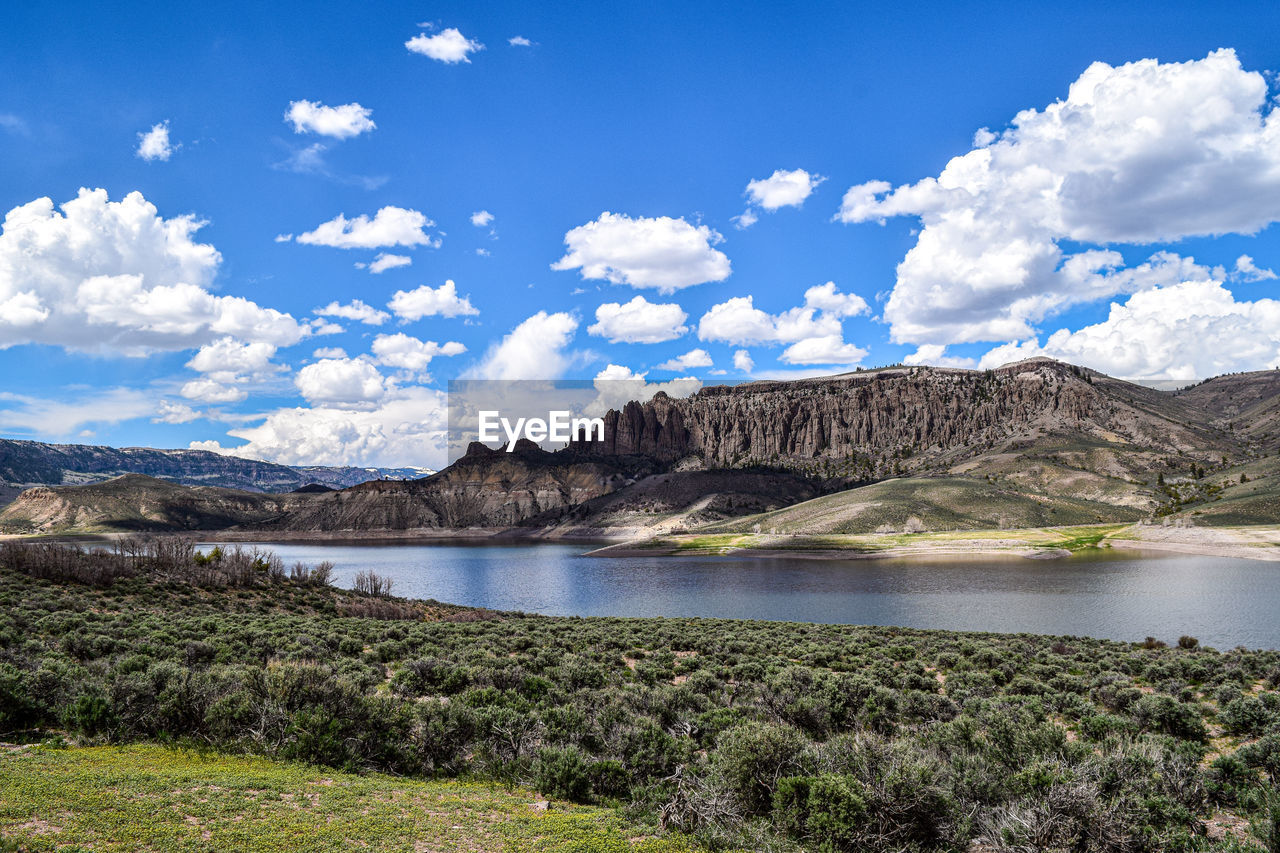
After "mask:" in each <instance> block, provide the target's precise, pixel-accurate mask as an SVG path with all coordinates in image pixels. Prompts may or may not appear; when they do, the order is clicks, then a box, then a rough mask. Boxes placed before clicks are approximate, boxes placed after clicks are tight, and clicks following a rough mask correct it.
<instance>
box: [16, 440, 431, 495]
mask: <svg viewBox="0 0 1280 853" xmlns="http://www.w3.org/2000/svg"><path fill="white" fill-rule="evenodd" d="M431 473H434V472H433V471H431V470H430V469H427V468H355V467H325V466H306V467H294V466H290V465H277V464H275V463H272V462H261V461H258V460H254V459H242V458H240V457H238V456H224V455H222V454H219V453H211V452H209V451H207V450H154V449H152V448H149V447H124V448H114V447H102V446H96V445H87V444H44V443H42V442H38V441H16V440H10V439H0V506H3V505H4V504H5V503H8V502H9V501H10V500H12V499H13V498H14V497H16V496H17V494H18V493H19V492H20V491H22V490H23V489H25V488H29V487H31V486H63V485H84V484H88V483H96V482H101V481H103V480H109V479H111V478H113V477H119V476H121V475H123V474H143V475H146V476H148V477H154V478H156V479H158V480H166V481H168V482H171V483H178V484H181V485H188V486H219V487H222V488H229V489H241V490H244V491H251V492H291V491H293V490H295V489H299V488H302V487H304V486H308V485H311V484H319V485H322V486H328V487H329V488H333V489H342V488H346V487H348V486H354V485H357V484H358V483H364V482H367V481H369V480H410V479H415V478H418V477H425V476H427V475H428V474H431Z"/></svg>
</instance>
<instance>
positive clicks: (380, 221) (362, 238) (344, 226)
mask: <svg viewBox="0 0 1280 853" xmlns="http://www.w3.org/2000/svg"><path fill="white" fill-rule="evenodd" d="M434 227H435V222H433V221H432V220H430V219H428V218H427V217H426V216H425V215H423V214H422V213H421V212H420V211H417V210H412V209H409V208H403V207H396V206H394V205H388V206H386V207H384V208H381V209H380V210H379V211H378V212H377V213H375V214H374V216H373V218H372V219H370V218H369V217H368V216H366V215H363V214H362V215H360V216H357V217H355V218H354V219H347V217H346V216H344V215H343V214H341V213H339V214H338V215H337V216H335V217H334V218H333V219H330V220H329V221H328V222H323V223H321V224H320V225H318V226H316V228H315V230H313V231H308V232H306V233H305V234H299V235H298V238H297V239H298V242H299V243H305V244H307V245H309V246H332V247H334V248H336V249H378V248H383V247H391V246H432V247H436V248H438V247H439V245H440V241H439V238H438V237H437V238H433V237H431V236H430V235H429V234H427V232H426V229H428V228H434Z"/></svg>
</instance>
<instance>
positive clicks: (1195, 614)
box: [206, 543, 1280, 649]
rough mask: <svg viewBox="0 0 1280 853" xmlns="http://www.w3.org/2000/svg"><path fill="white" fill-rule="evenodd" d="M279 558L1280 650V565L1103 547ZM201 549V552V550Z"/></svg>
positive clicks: (785, 608)
mask: <svg viewBox="0 0 1280 853" xmlns="http://www.w3.org/2000/svg"><path fill="white" fill-rule="evenodd" d="M261 545H262V547H264V548H269V549H271V550H272V551H275V552H276V553H277V554H279V555H280V556H281V557H282V558H283V559H284V560H285V563H286V564H287V565H292V564H293V563H294V562H295V561H297V560H302V561H303V562H306V563H311V564H314V563H318V562H320V561H321V560H331V561H333V562H334V563H335V564H336V571H335V576H336V583H337V584H338V585H339V586H343V587H350V586H351V584H352V581H353V579H354V577H355V574H356V572H358V571H361V570H363V569H372V570H373V571H375V572H377V573H378V574H380V575H384V576H387V577H391V578H393V579H394V581H395V587H394V589H393V592H394V593H395V594H396V595H401V596H407V597H413V598H434V599H436V600H438V601H447V602H451V603H454V604H464V605H470V606H475V607H489V608H493V609H495V610H523V611H526V612H530V613H544V614H551V615H557V616H715V617H725V618H733V619H774V620H786V621H802V622H832V623H844V624H857V625H901V626H907V627H913V628H948V629H953V630H976V631H999V632H1021V631H1027V632H1033V633H1038V634H1074V635H1084V636H1092V637H1108V638H1111V639H1116V640H1141V639H1142V638H1143V637H1146V636H1149V635H1150V636H1155V637H1158V638H1160V639H1162V640H1165V641H1166V642H1174V641H1176V640H1177V639H1178V637H1179V636H1180V635H1182V634H1190V635H1192V636H1194V637H1198V638H1199V639H1200V641H1201V642H1202V643H1204V644H1206V645H1211V646H1215V647H1217V648H1219V649H1228V648H1231V647H1234V646H1237V645H1244V646H1248V647H1250V648H1280V564H1278V563H1268V562H1262V561H1254V560H1240V559H1232V558H1223V557H1200V556H1141V557H1135V556H1131V555H1128V554H1125V555H1123V556H1121V555H1112V554H1106V553H1104V554H1099V555H1090V556H1074V557H1070V558H1067V559H1062V560H1028V559H974V558H958V559H957V558H945V559H938V560H930V561H924V560H918V559H912V560H811V559H794V558H770V559H761V558H745V557H679V558H659V557H615V558H607V559H601V558H596V557H584V556H581V555H582V553H583V552H584V551H586V550H589V546H584V545H561V544H540V545H510V546H495V545H454V544H431V545H404V544H394V545H386V544H378V545H370V544H361V545H353V544H320V543H303V544H298V543H289V544H276V543H261ZM206 547H207V546H206Z"/></svg>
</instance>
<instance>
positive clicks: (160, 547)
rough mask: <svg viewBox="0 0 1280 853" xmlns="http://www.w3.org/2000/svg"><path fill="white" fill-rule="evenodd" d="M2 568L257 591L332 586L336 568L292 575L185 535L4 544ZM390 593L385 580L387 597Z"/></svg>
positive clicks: (269, 559)
mask: <svg viewBox="0 0 1280 853" xmlns="http://www.w3.org/2000/svg"><path fill="white" fill-rule="evenodd" d="M0 565H3V566H6V567H8V568H10V569H13V570H15V571H19V572H22V573H24V574H26V575H29V576H31V577H35V578H41V579H44V580H57V581H77V582H79V583H85V584H90V585H92V586H99V587H106V586H111V585H112V584H113V583H115V582H116V581H119V580H123V579H125V578H131V577H138V576H146V577H149V578H155V579H160V580H167V581H174V582H178V583H187V584H192V585H195V586H200V587H255V586H267V585H271V584H280V583H284V582H285V581H286V580H288V579H292V580H295V581H298V580H302V581H304V582H307V583H313V584H327V583H329V581H330V580H331V579H332V576H333V563H330V562H328V561H326V562H324V563H321V564H320V565H318V566H317V567H316V568H314V569H308V568H307V567H306V566H305V565H303V564H301V563H299V564H297V565H295V566H294V567H293V569H292V570H291V571H290V570H286V569H285V565H284V561H283V560H282V559H280V557H279V556H277V555H276V554H273V553H272V552H270V551H265V550H263V549H261V548H249V549H246V548H243V547H241V546H239V545H236V546H233V547H231V548H223V547H222V546H220V545H219V546H215V547H214V548H212V549H211V550H210V551H208V552H207V553H204V552H201V551H198V550H196V547H195V543H194V542H192V541H191V540H190V539H187V538H184V537H181V536H126V537H122V538H120V539H117V540H115V541H114V542H112V543H111V544H110V545H109V546H107V547H80V546H79V545H75V544H69V543H60V542H44V541H24V540H14V541H8V542H4V543H0ZM389 590H390V581H389V580H387V581H385V587H384V588H383V591H382V594H384V595H385V594H386V592H388V591H389Z"/></svg>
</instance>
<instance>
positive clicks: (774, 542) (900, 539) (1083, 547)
mask: <svg viewBox="0 0 1280 853" xmlns="http://www.w3.org/2000/svg"><path fill="white" fill-rule="evenodd" d="M1129 527H1130V525H1129V524H1127V523H1124V524H1084V525H1071V526H1067V527H1033V528H1023V529H1019V530H949V531H937V532H923V533H846V534H839V533H828V534H821V535H805V534H800V533H796V534H787V535H775V534H768V533H761V534H734V533H703V534H698V533H693V534H686V535H671V536H659V537H655V538H654V539H652V540H648V541H647V542H645V543H644V547H646V548H650V549H655V550H656V549H659V548H664V549H666V550H667V553H672V554H682V555H686V556H688V555H699V554H727V553H731V552H733V551H738V550H769V551H848V552H850V553H851V554H876V553H887V552H888V551H890V550H891V549H894V548H912V549H914V548H921V547H935V548H943V549H945V548H947V547H949V546H950V547H960V548H965V549H975V550H987V549H988V548H989V549H991V550H1014V549H1025V548H1046V549H1050V548H1054V549H1062V550H1066V551H1071V552H1077V551H1087V550H1090V549H1094V548H1102V547H1106V540H1107V539H1109V538H1111V537H1113V536H1116V535H1118V534H1121V533H1122V532H1123V531H1124V530H1126V529H1128V528H1129Z"/></svg>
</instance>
